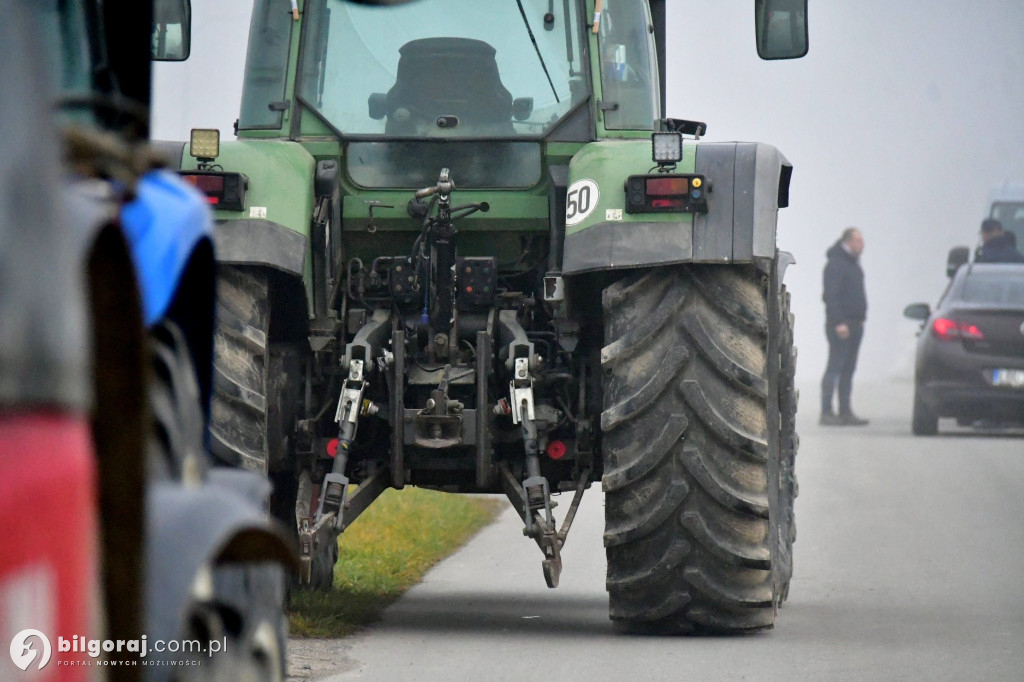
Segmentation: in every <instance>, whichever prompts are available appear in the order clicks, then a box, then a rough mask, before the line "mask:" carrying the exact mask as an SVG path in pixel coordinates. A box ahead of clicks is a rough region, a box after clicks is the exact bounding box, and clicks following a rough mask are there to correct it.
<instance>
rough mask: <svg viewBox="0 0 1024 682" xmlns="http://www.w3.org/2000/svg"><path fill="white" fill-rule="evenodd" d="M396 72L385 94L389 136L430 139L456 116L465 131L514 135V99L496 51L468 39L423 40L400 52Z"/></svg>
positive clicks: (460, 127)
mask: <svg viewBox="0 0 1024 682" xmlns="http://www.w3.org/2000/svg"><path fill="white" fill-rule="evenodd" d="M399 53H400V55H401V56H400V58H399V60H398V74H397V77H396V80H395V84H394V86H393V87H392V88H391V90H389V91H388V93H387V95H386V104H385V107H386V114H387V119H388V120H387V124H386V126H385V133H386V134H389V135H403V134H404V135H429V134H431V133H433V132H435V131H437V130H438V126H437V119H438V118H440V117H442V116H455V117H456V118H457V119H458V126H457V128H456V130H455V131H453V132H455V133H456V134H458V132H459V129H468V130H467V131H466V132H469V131H473V132H480V130H481V129H484V130H486V132H488V133H491V134H512V133H514V130H513V128H512V95H511V94H510V93H509V91H508V90H506V89H505V86H504V85H502V83H501V77H500V76H499V74H498V62H497V61H496V60H495V58H494V55H495V49H494V48H493V47H491V46H490V45H488V44H487V43H485V42H483V41H481V40H472V39H469V38H423V39H420V40H412V41H410V42H408V43H406V44H405V45H403V46H402V47H401V49H400V50H399Z"/></svg>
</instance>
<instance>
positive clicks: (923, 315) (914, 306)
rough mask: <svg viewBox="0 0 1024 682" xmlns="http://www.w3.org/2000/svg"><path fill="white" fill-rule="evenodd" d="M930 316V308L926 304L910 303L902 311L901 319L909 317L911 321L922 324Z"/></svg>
mask: <svg viewBox="0 0 1024 682" xmlns="http://www.w3.org/2000/svg"><path fill="white" fill-rule="evenodd" d="M931 314H932V309H931V306H929V305H928V304H927V303H911V304H910V305H908V306H907V307H906V308H904V309H903V317H909V318H910V319H911V320H920V321H921V322H924V321H925V320H927V319H928V317H929V316H930V315H931Z"/></svg>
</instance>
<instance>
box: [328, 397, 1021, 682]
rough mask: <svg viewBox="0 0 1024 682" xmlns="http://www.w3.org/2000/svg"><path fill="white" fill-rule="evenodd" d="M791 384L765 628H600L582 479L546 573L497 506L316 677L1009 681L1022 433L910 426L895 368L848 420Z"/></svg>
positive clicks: (598, 502) (1017, 676)
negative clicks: (773, 604) (788, 549)
mask: <svg viewBox="0 0 1024 682" xmlns="http://www.w3.org/2000/svg"><path fill="white" fill-rule="evenodd" d="M804 396H805V399H804V400H802V401H801V402H802V412H801V413H800V415H799V421H798V426H799V429H800V434H801V440H802V443H801V448H800V452H799V455H798V461H797V472H798V476H799V481H800V497H799V499H798V500H797V510H796V513H797V526H798V529H799V533H798V538H797V543H796V546H795V549H794V551H795V575H794V577H793V582H792V586H791V590H790V599H789V602H788V603H787V604H786V605H785V606H784V607H783V609H782V610H781V611H780V613H779V617H778V620H777V624H776V627H775V629H774V630H771V631H768V632H764V633H760V634H756V635H751V636H744V637H702V638H660V637H635V636H625V635H619V634H616V633H614V632H613V630H612V627H611V624H610V621H609V620H608V617H607V599H606V596H605V591H604V571H605V565H604V552H603V548H602V546H601V531H602V497H601V494H600V491H599V490H597V489H593V490H591V491H588V493H587V496H586V497H585V498H584V504H583V507H582V508H581V511H580V514H579V516H578V517H577V521H576V525H575V526H574V527H573V530H572V534H571V535H570V537H569V541H568V544H567V546H566V547H565V550H564V554H563V557H564V564H565V568H564V571H563V573H562V585H561V587H559V588H558V589H556V590H549V589H548V588H546V587H545V585H544V580H543V577H542V574H541V565H540V552H539V550H537V548H536V546H535V545H534V544H533V543H532V542H529V541H527V540H526V539H525V538H523V537H522V535H521V532H520V527H519V521H518V518H517V517H516V515H515V513H514V512H512V511H511V510H508V511H506V513H504V514H503V515H502V516H501V518H500V519H499V521H498V522H497V523H495V524H494V525H493V526H491V527H489V528H487V529H486V530H484V531H483V532H482V533H480V534H479V535H478V536H477V537H476V538H474V539H473V540H472V541H471V542H470V543H469V544H468V545H467V546H466V547H465V548H464V549H463V550H462V551H460V552H458V553H457V554H455V555H453V556H452V557H451V558H449V559H448V560H447V561H445V562H443V563H442V564H440V565H439V566H438V567H436V568H435V569H434V570H433V571H432V572H430V573H429V574H428V576H427V578H426V580H425V581H424V582H423V583H422V584H420V585H419V586H417V587H415V588H414V589H413V590H411V591H410V592H409V593H408V594H407V595H406V596H405V597H403V598H402V599H400V600H399V601H398V602H397V603H396V604H394V605H393V606H392V607H391V608H390V609H388V610H387V611H386V612H385V615H384V618H383V621H382V622H381V623H380V624H379V625H378V626H376V627H374V628H372V629H371V630H369V631H367V632H366V633H364V634H362V635H359V636H357V637H354V638H350V639H348V640H344V641H341V642H336V643H330V644H329V645H327V646H328V647H329V648H328V651H327V652H326V655H327V656H329V657H330V659H331V662H332V665H333V666H336V668H335V670H336V672H335V674H333V675H331V676H329V677H328V678H326V679H329V680H331V682H343V681H348V680H416V681H417V682H424V681H431V680H439V681H444V682H456V681H460V680H473V681H477V680H517V681H524V680H538V679H552V680H587V681H588V682H598V681H601V680H615V681H616V682H621V681H630V682H632V681H634V680H669V679H672V680H678V679H689V680H702V681H704V680H786V681H798V680H814V681H815V682H817V681H820V680H872V681H874V680H901V681H903V680H929V681H934V680H956V681H958V682H960V681H964V680H1024V494H1022V491H1024V433H1021V432H1017V433H1013V434H1008V433H1004V432H987V433H977V432H973V431H969V430H965V429H955V427H953V428H952V429H951V428H950V425H948V424H946V423H943V424H941V425H940V428H943V427H945V428H946V429H948V430H949V431H951V432H947V433H944V434H943V435H940V436H938V437H936V438H915V437H913V436H912V435H910V385H909V384H908V383H899V382H893V383H886V384H879V385H872V386H859V385H858V386H857V387H856V389H855V403H856V404H858V405H859V406H860V412H861V414H862V416H865V417H868V418H870V419H871V424H870V425H869V426H867V427H861V428H855V427H831V428H824V427H819V426H818V425H817V423H816V417H817V414H816V410H815V409H814V404H815V402H816V390H815V389H814V388H813V387H805V388H804ZM561 502H562V505H561V508H560V509H558V510H556V513H557V512H564V508H565V507H567V506H568V503H569V496H568V495H563V496H562V498H561ZM559 518H560V517H559ZM325 644H326V643H325Z"/></svg>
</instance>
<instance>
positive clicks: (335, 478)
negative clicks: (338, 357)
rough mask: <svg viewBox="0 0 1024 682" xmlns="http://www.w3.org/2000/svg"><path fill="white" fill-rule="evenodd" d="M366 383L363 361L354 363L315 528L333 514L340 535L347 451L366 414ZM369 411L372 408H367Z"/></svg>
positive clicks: (343, 395) (344, 391)
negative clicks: (332, 463) (332, 462)
mask: <svg viewBox="0 0 1024 682" xmlns="http://www.w3.org/2000/svg"><path fill="white" fill-rule="evenodd" d="M365 390H366V381H365V380H364V378H363V361H362V360H351V361H350V362H349V364H348V378H347V379H345V383H344V384H342V386H341V397H340V398H339V399H338V411H337V412H335V414H334V421H336V422H338V425H339V433H338V452H337V454H335V456H334V465H333V466H332V467H331V473H329V474H327V475H326V476H324V482H323V486H322V490H323V491H324V492H323V494H322V495H321V496H320V506H319V508H318V509H317V512H316V525H317V526H320V525H321V524H322V523H324V517H325V516H326V515H328V514H334V527H335V529H336V530H338V531H339V532H340V531H341V529H342V528H344V520H343V518H342V517H343V513H344V509H345V501H346V498H347V497H348V484H349V480H348V477H347V476H346V475H345V466H346V465H347V464H348V450H349V446H350V445H351V444H352V441H353V440H355V437H356V427H357V426H358V420H359V415H360V413H361V412H362V411H363V410H364V405H363V392H364V391H365ZM366 409H367V411H368V409H369V406H366Z"/></svg>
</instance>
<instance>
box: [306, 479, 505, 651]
mask: <svg viewBox="0 0 1024 682" xmlns="http://www.w3.org/2000/svg"><path fill="white" fill-rule="evenodd" d="M501 507H502V501H501V500H500V499H498V498H489V497H488V498H485V497H478V496H468V495H453V494H447V493H440V492H436V491H433V490H424V489H422V488H406V489H404V490H387V491H385V492H384V494H383V495H381V496H380V498H379V499H378V500H377V501H376V502H374V503H373V504H372V505H370V508H369V509H367V510H366V511H365V512H364V513H363V515H362V516H360V517H359V519H357V520H356V521H355V522H354V523H353V524H352V526H351V527H350V528H349V529H348V530H346V531H345V533H344V534H342V536H341V538H340V539H339V545H338V547H339V558H338V563H337V564H336V565H335V567H334V589H333V590H332V591H331V592H329V593H325V592H319V593H315V592H306V591H293V593H292V602H291V609H290V613H289V616H290V618H289V624H290V631H291V634H293V635H302V636H307V637H341V636H344V635H347V634H350V633H352V632H353V631H355V630H357V629H358V628H360V627H361V626H364V625H367V624H369V623H372V622H373V621H375V620H377V618H378V617H379V616H380V612H381V611H383V610H384V608H385V607H386V606H387V605H388V604H390V603H391V602H393V601H394V600H395V599H397V598H398V597H399V596H401V594H402V593H403V592H405V591H406V590H407V589H409V588H410V587H412V586H413V585H415V584H416V583H417V582H419V581H420V580H421V579H422V578H423V575H424V574H425V573H426V572H427V571H428V570H430V568H431V567H432V566H433V565H434V564H436V563H437V562H438V561H440V560H441V559H444V558H445V557H447V556H448V555H450V554H451V553H452V552H454V551H455V550H456V549H458V548H459V547H461V546H462V545H463V544H465V543H466V541H467V540H469V538H471V537H472V536H473V535H474V534H475V533H476V532H477V531H478V530H480V529H481V528H483V527H484V526H486V525H487V524H489V523H490V522H491V521H492V520H494V517H495V516H496V515H497V513H498V511H499V510H500V509H501Z"/></svg>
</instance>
